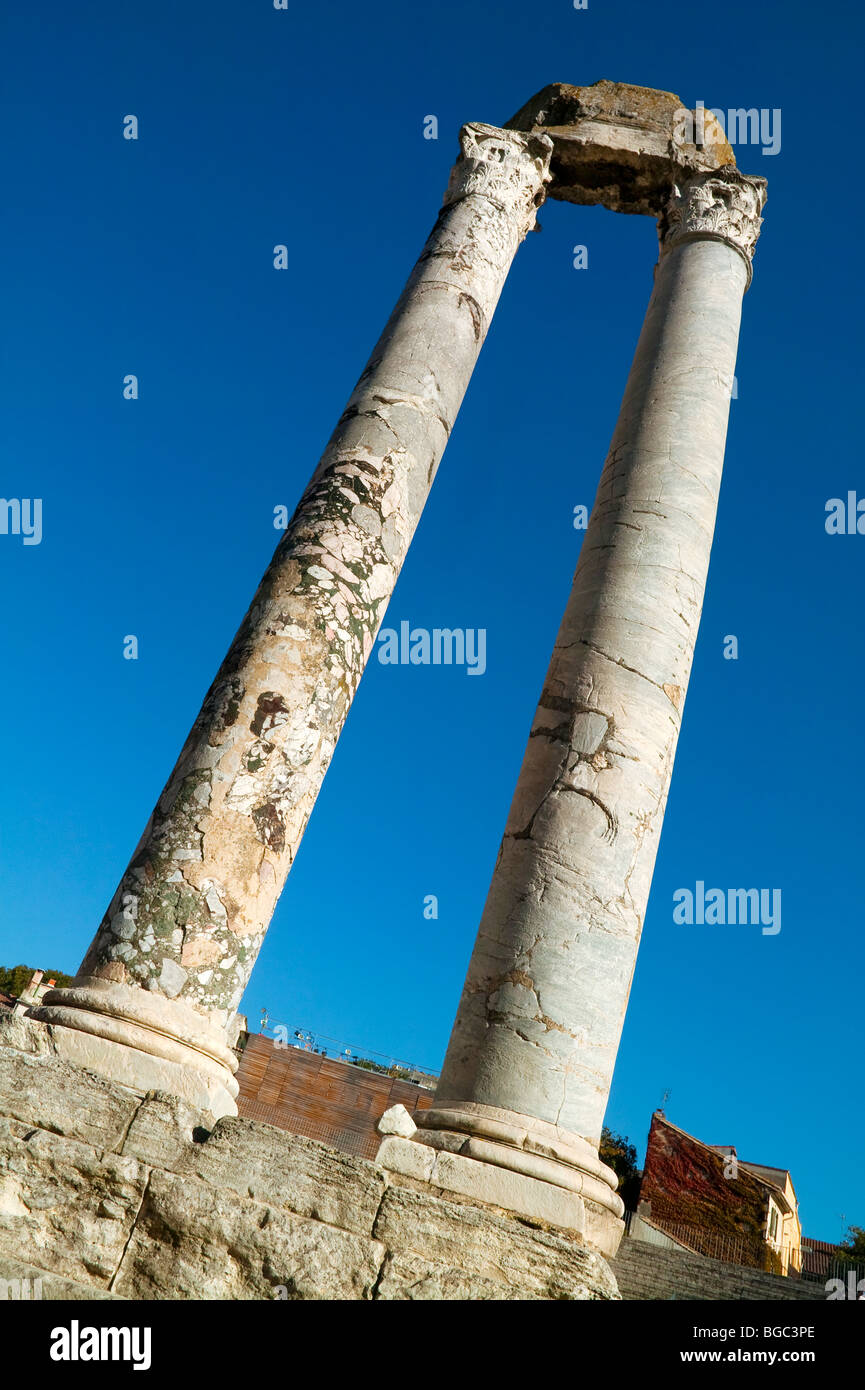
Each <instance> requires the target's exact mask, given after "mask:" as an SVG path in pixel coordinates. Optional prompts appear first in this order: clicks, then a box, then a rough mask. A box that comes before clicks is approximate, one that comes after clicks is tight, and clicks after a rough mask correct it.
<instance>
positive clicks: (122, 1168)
mask: <svg viewBox="0 0 865 1390" xmlns="http://www.w3.org/2000/svg"><path fill="white" fill-rule="evenodd" d="M93 1123H94V1122H93V1120H92V1117H91V1126H92V1124H93ZM146 1181H147V1170H146V1169H145V1168H144V1167H143V1165H141V1164H139V1163H137V1162H136V1160H135V1159H133V1158H121V1157H119V1156H118V1155H116V1154H103V1153H101V1152H100V1151H99V1150H97V1149H95V1148H94V1147H93V1146H92V1145H90V1144H84V1143H81V1142H79V1141H78V1140H75V1139H68V1138H64V1137H61V1136H60V1135H58V1134H51V1133H49V1132H48V1131H47V1130H43V1129H34V1128H33V1127H32V1124H29V1123H28V1124H22V1123H21V1122H20V1121H18V1120H10V1119H8V1118H0V1255H4V1256H9V1257H11V1258H13V1259H22V1258H25V1257H26V1258H27V1259H29V1260H30V1261H32V1262H33V1263H35V1264H38V1265H40V1266H42V1267H44V1268H46V1269H49V1270H51V1271H52V1272H53V1273H54V1274H58V1275H61V1276H63V1277H65V1278H68V1279H74V1280H78V1281H79V1282H82V1283H87V1282H95V1283H97V1284H102V1285H107V1284H108V1282H109V1280H110V1279H111V1277H112V1275H113V1273H114V1271H115V1269H116V1268H117V1266H118V1264H119V1263H120V1258H121V1256H122V1254H123V1250H124V1247H125V1245H126V1242H127V1240H128V1238H129V1234H130V1231H131V1230H132V1225H133V1222H134V1221H135V1218H136V1215H137V1213H138V1209H139V1207H140V1205H141V1200H142V1197H143V1195H144V1189H145V1185H146Z"/></svg>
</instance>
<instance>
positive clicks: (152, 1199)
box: [0, 1021, 618, 1300]
mask: <svg viewBox="0 0 865 1390" xmlns="http://www.w3.org/2000/svg"><path fill="white" fill-rule="evenodd" d="M34 1028H35V1026H34V1025H31V1031H33V1030H34ZM27 1031H28V1030H27V1029H26V1028H25V1029H24V1030H22V1029H21V1028H20V1026H16V1028H15V1029H14V1030H12V1029H8V1028H4V1026H3V1023H2V1021H0V1280H2V1279H7V1280H15V1279H20V1278H26V1279H29V1280H30V1281H31V1285H32V1283H33V1281H35V1280H37V1279H38V1280H41V1296H42V1298H43V1299H79V1298H80V1299H91V1298H112V1297H114V1298H126V1299H190V1298H191V1299H293V1300H298V1299H309V1300H312V1299H340V1300H341V1299H352V1300H354V1299H360V1300H372V1299H385V1300H394V1299H396V1300H408V1299H471V1300H490V1299H495V1300H502V1299H505V1300H515V1299H531V1300H539V1299H555V1300H559V1299H566V1300H588V1299H617V1298H618V1291H617V1289H616V1284H615V1280H614V1279H613V1278H612V1276H611V1274H610V1272H609V1268H608V1266H607V1265H606V1263H605V1262H604V1260H603V1259H601V1258H600V1257H599V1256H598V1255H596V1254H595V1253H593V1252H592V1251H590V1250H587V1249H586V1248H585V1247H584V1246H582V1245H580V1244H579V1243H578V1242H577V1241H575V1240H572V1239H570V1238H568V1237H567V1236H565V1235H563V1234H561V1233H559V1232H556V1231H554V1230H551V1229H549V1228H544V1227H543V1226H542V1225H540V1224H531V1223H528V1222H525V1221H520V1220H516V1219H513V1218H511V1217H509V1216H507V1215H505V1214H503V1213H500V1212H495V1211H491V1210H489V1209H488V1208H486V1207H483V1206H480V1205H477V1204H469V1203H465V1202H460V1201H457V1200H443V1199H442V1198H441V1197H440V1196H439V1195H437V1194H435V1193H432V1192H430V1191H415V1190H413V1188H412V1187H411V1185H410V1184H409V1185H407V1186H402V1185H398V1184H396V1183H395V1182H394V1181H393V1180H392V1176H391V1175H389V1174H388V1173H386V1172H385V1171H384V1170H383V1169H381V1168H378V1167H376V1165H375V1164H373V1163H370V1162H368V1161H367V1160H366V1159H361V1158H355V1157H353V1156H350V1155H348V1154H345V1153H341V1152H338V1151H337V1150H334V1149H330V1148H327V1147H325V1145H323V1144H319V1143H316V1142H315V1141H314V1140H310V1139H304V1138H301V1137H299V1136H297V1135H292V1134H287V1133H286V1132H285V1131H284V1130H278V1129H275V1128H273V1127H272V1126H270V1125H261V1124H257V1123H256V1122H254V1121H251V1120H243V1119H239V1118H230V1119H222V1120H219V1121H218V1122H217V1123H216V1124H215V1126H214V1127H213V1128H212V1129H208V1128H206V1127H204V1126H202V1124H201V1123H200V1122H201V1119H202V1117H201V1116H200V1115H199V1114H198V1113H197V1112H195V1111H193V1110H191V1109H190V1108H189V1107H187V1106H186V1105H185V1104H184V1103H183V1102H182V1101H181V1100H179V1099H178V1098H177V1097H175V1096H169V1095H167V1094H165V1093H161V1092H153V1093H151V1094H150V1095H148V1096H147V1097H146V1098H145V1099H143V1100H142V1099H141V1097H139V1096H136V1095H134V1094H133V1093H132V1092H131V1091H127V1090H125V1089H124V1088H123V1087H121V1086H116V1085H113V1084H112V1083H109V1082H106V1081H105V1080H103V1079H102V1078H101V1077H97V1076H94V1075H92V1074H91V1073H89V1072H87V1071H84V1070H82V1069H81V1068H78V1067H75V1066H72V1065H70V1064H69V1063H67V1062H64V1061H62V1060H61V1059H59V1058H57V1057H55V1056H52V1055H50V1054H46V1053H44V1052H43V1053H40V1052H38V1051H31V1052H27V1051H23V1050H21V1049H22V1048H25V1047H26V1046H27V1045H28V1036H27ZM4 1040H5V1045H4ZM10 1041H11V1042H12V1043H14V1044H16V1045H15V1046H10V1045H8V1044H9V1042H10Z"/></svg>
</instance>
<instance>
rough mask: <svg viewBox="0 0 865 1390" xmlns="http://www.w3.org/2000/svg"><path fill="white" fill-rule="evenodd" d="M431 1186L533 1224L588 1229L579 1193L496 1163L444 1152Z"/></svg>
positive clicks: (437, 1159)
mask: <svg viewBox="0 0 865 1390" xmlns="http://www.w3.org/2000/svg"><path fill="white" fill-rule="evenodd" d="M430 1182H431V1183H432V1185H433V1186H434V1187H440V1188H442V1189H443V1190H444V1191H445V1192H457V1193H459V1195H460V1196H462V1197H470V1198H472V1199H473V1200H475V1201H478V1202H484V1203H486V1205H487V1206H491V1207H498V1208H499V1209H500V1210H502V1211H508V1212H514V1213H516V1214H517V1215H518V1216H523V1217H526V1218H528V1219H529V1220H531V1221H540V1222H543V1223H544V1224H545V1225H549V1226H558V1227H561V1228H562V1229H563V1230H566V1231H575V1232H577V1233H582V1232H583V1231H584V1229H585V1207H584V1203H583V1199H582V1197H579V1196H578V1195H577V1194H576V1193H575V1192H567V1191H566V1190H565V1189H564V1188H563V1187H554V1186H553V1184H552V1183H549V1182H541V1181H539V1179H537V1178H532V1177H527V1176H526V1175H525V1174H523V1173H515V1172H513V1171H512V1170H511V1169H508V1168H499V1167H497V1166H495V1165H494V1164H492V1163H479V1162H478V1161H477V1160H476V1159H472V1158H464V1157H463V1155H462V1154H454V1153H447V1152H445V1151H443V1150H440V1151H439V1152H438V1154H437V1156H436V1160H435V1164H434V1165H433V1170H432V1173H431V1174H430Z"/></svg>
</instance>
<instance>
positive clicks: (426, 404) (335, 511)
mask: <svg viewBox="0 0 865 1390" xmlns="http://www.w3.org/2000/svg"><path fill="white" fill-rule="evenodd" d="M460 142H461V148H462V154H461V157H460V159H459V160H458V162H457V164H456V165H455V167H454V169H453V171H452V174H451V179H450V183H449V186H448V189H447V192H446V195H445V199H444V206H443V208H442V211H441V213H440V215H439V218H438V221H437V222H436V224H435V227H434V228H433V231H432V233H431V234H430V237H429V239H428V241H427V243H426V246H425V247H424V250H423V252H422V253H421V256H420V259H419V261H418V263H417V266H416V267H415V269H414V271H413V273H412V275H411V277H410V279H409V281H408V284H407V285H406V288H405V290H404V291H403V294H402V296H401V298H400V300H399V302H398V304H397V306H396V308H395V309H394V312H393V314H392V315H391V317H390V320H389V321H388V323H387V326H386V327H385V330H384V332H383V334H382V336H381V338H380V339H379V341H378V344H377V345H376V347H375V349H374V351H373V354H372V356H371V358H370V360H369V362H368V363H367V365H366V368H365V369H364V372H363V374H362V375H361V378H360V381H359V382H358V384H357V386H356V388H355V390H354V393H353V395H352V396H351V398H350V400H349V403H348V405H347V407H346V410H345V412H344V414H343V416H342V418H341V419H340V421H339V424H338V425H337V427H336V430H335V431H334V433H333V435H332V437H331V439H330V442H329V444H328V446H327V448H326V450H325V453H324V455H323V457H322V459H321V462H320V463H319V466H318V468H317V470H316V472H315V474H314V476H313V478H312V481H311V482H310V484H309V486H308V487H307V489H306V492H305V493H304V495H303V497H302V499H301V501H300V503H299V505H298V508H297V510H296V512H295V514H294V518H293V520H292V522H291V524H290V527H289V529H288V530H287V531H286V534H285V537H284V539H283V540H282V542H281V543H280V545H279V546H278V547H277V550H276V553H275V555H274V558H273V560H272V562H271V564H270V567H269V568H268V570H267V572H266V574H265V576H264V578H263V580H262V582H261V585H260V586H259V589H258V592H257V593H256V595H255V598H254V599H253V602H252V605H251V607H250V609H249V612H248V613H247V615H246V617H245V618H244V620H243V622H242V624H241V626H240V629H239V631H238V633H237V636H236V637H235V639H234V642H233V643H232V646H231V649H230V650H229V653H228V655H227V657H226V658H225V661H224V662H223V664H222V666H221V668H220V670H219V672H218V674H217V676H216V679H215V681H214V682H213V685H212V686H211V688H210V690H209V692H208V694H207V697H206V699H205V701H204V705H203V707H202V710H201V713H200V714H199V716H198V718H197V720H196V721H195V724H194V726H193V729H192V731H191V733H190V735H189V737H188V739H187V741H186V744H185V745H184V748H183V750H182V752H181V754H180V758H179V760H178V762H177V765H176V767H175V769H174V771H173V773H172V775H171V777H170V779H169V781H168V784H167V786H166V788H165V790H164V791H163V793H162V795H161V796H160V798H159V801H158V803H157V805H156V809H155V810H154V812H153V815H152V817H151V819H150V821H149V823H148V825H147V828H146V829H145V831H144V834H143V836H142V838H141V841H140V843H139V845H138V848H137V850H136V851H135V854H134V856H133V858H132V861H131V863H130V865H129V867H128V869H127V870H126V872H125V874H124V875H123V878H122V880H121V882H120V885H119V887H118V889H117V892H116V893H115V895H114V898H113V900H112V902H111V905H110V907H109V909H108V911H107V913H106V915H105V918H104V920H103V922H102V924H101V926H100V928H99V931H98V933H97V935H96V937H95V939H94V941H93V944H92V945H91V947H90V949H89V951H88V952H87V955H86V957H85V959H84V962H83V964H82V966H81V968H80V971H79V975H78V977H77V978H76V980H75V981H74V983H73V985H72V986H71V987H70V988H68V989H57V990H53V991H51V992H50V993H49V994H47V995H46V996H45V1000H44V1002H43V1006H42V1007H41V1008H39V1009H38V1010H37V1011H35V1017H37V1018H39V1019H41V1020H42V1021H43V1022H46V1023H49V1024H51V1025H53V1039H54V1044H55V1046H56V1047H57V1049H58V1050H59V1051H61V1052H62V1053H63V1055H64V1056H66V1057H68V1058H70V1059H71V1060H73V1061H77V1062H80V1063H81V1064H83V1065H86V1066H89V1067H91V1068H93V1069H95V1070H97V1071H101V1072H103V1073H105V1074H107V1075H109V1076H111V1077H112V1078H113V1079H114V1080H116V1081H121V1082H126V1083H127V1084H129V1085H132V1086H135V1087H139V1088H140V1087H160V1088H162V1089H164V1090H169V1091H175V1092H177V1093H179V1094H182V1095H186V1096H187V1097H188V1098H189V1099H191V1100H192V1101H193V1102H195V1103H198V1104H205V1105H207V1107H208V1108H209V1109H211V1110H212V1111H214V1112H215V1113H216V1114H220V1113H226V1112H232V1111H233V1110H234V1102H233V1096H234V1095H236V1093H237V1086H236V1083H235V1082H234V1080H233V1076H232V1072H233V1070H234V1069H235V1067H236V1062H235V1059H234V1056H233V1053H232V1052H231V1050H230V1047H229V1045H228V1043H229V1041H230V1027H231V1020H232V1018H233V1015H234V1013H235V1010H236V1008H237V1005H238V1002H239V1000H240V997H241V995H242V993H243V990H244V987H245V985H246V982H247V980H248V978H249V974H250V971H251V970H252V966H253V964H254V962H255V958H256V955H257V954H258V951H259V948H260V946H261V943H262V940H263V938H264V934H265V932H266V930H267V926H268V923H269V922H270V918H271V915H272V913H273V910H274V907H275V906H276V902H277V899H278V897H279V894H280V892H281V890H282V887H283V884H284V882H285V878H286V875H287V874H288V871H289V868H290V867H291V863H292V860H293V858H294V855H295V853H296V851H297V847H298V844H299V842H300V839H301V836H302V834H303V831H304V828H305V826H306V822H307V819H308V817H309V814H310V811H311V809H312V806H313V803H314V801H315V798H316V796H317V794H318V790H319V787H320V786H321V782H322V778H323V777H324V773H325V770H326V768H327V766H328V763H329V761H330V758H331V755H332V753H333V749H334V745H335V743H336V740H337V738H338V737H339V733H340V730H341V729H342V725H343V722H344V720H345V717H346V714H347V712H348V708H349V705H350V704H351V700H352V697H353V695H354V692H355V690H356V689H357V684H358V681H359V680H360V676H361V673H362V671H363V668H364V665H365V663H366V661H367V658H368V657H369V654H370V652H371V650H372V647H373V643H374V640H375V635H376V632H377V630H378V628H379V625H380V623H381V620H382V617H383V615H384V610H385V608H386V606H387V603H388V600H389V598H390V595H391V592H392V590H393V587H394V584H395V582H396V578H397V575H398V574H399V571H400V567H401V565H402V562H403V559H404V557H405V554H406V551H407V549H408V546H409V543H410V541H411V538H412V535H413V533H414V529H415V526H416V525H417V522H418V519H419V517H420V513H421V510H422V508H423V505H424V503H425V501H426V498H427V494H428V492H429V489H430V486H431V484H432V480H433V477H434V475H435V471H436V468H437V466H438V463H439V460H440V458H441V455H442V452H443V450H444V448H445V445H446V443H447V439H448V436H449V433H450V430H451V427H452V425H453V423H454V420H455V418H456V414H457V411H458V409H459V406H460V403H461V401H462V398H463V394H464V392H465V389H466V386H467V385H468V381H469V378H470V376H471V373H472V370H473V368H474V365H475V362H476V360H477V356H478V353H479V351H480V348H481V345H482V343H483V341H484V337H485V335H486V332H487V329H488V327H489V323H490V319H491V317H492V313H493V310H494V308H495V305H496V302H497V300H498V297H499V294H500V292H501V288H502V285H503V283H504V280H505V277H506V275H507V272H508V269H509V267H510V264H511V261H512V259H513V256H514V253H515V252H516V249H517V247H518V245H519V243H520V241H521V240H522V239H523V237H524V236H525V235H526V233H527V232H528V231H529V230H530V228H531V227H532V226H533V225H534V221H535V212H536V208H537V207H538V205H539V204H540V203H541V202H542V201H543V197H544V185H545V182H546V181H547V180H548V178H549V173H548V166H549V158H550V151H551V148H552V146H551V141H550V140H549V138H548V137H547V136H546V135H544V134H520V133H517V132H514V131H505V130H499V129H497V128H495V127H494V126H487V125H468V126H465V127H464V128H463V130H462V132H461V135H460ZM227 1030H228V1033H227Z"/></svg>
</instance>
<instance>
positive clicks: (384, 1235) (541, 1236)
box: [373, 1185, 618, 1299]
mask: <svg viewBox="0 0 865 1390" xmlns="http://www.w3.org/2000/svg"><path fill="white" fill-rule="evenodd" d="M373 1234H374V1235H375V1237H376V1238H377V1239H378V1240H380V1241H382V1242H383V1243H384V1244H385V1245H386V1246H387V1248H388V1250H389V1251H391V1252H393V1254H394V1259H393V1261H392V1262H390V1263H389V1265H388V1267H387V1268H386V1270H385V1273H384V1276H383V1278H382V1283H381V1286H380V1289H379V1297H382V1298H385V1297H386V1298H388V1299H393V1298H417V1297H421V1298H423V1297H438V1296H439V1295H438V1294H434V1293H432V1292H429V1290H431V1289H432V1288H434V1287H436V1286H438V1287H444V1286H445V1285H447V1286H449V1287H452V1288H456V1287H457V1286H458V1281H459V1279H462V1280H464V1281H467V1282H466V1286H467V1287H468V1286H469V1285H474V1284H475V1282H476V1281H478V1280H479V1281H481V1282H480V1283H478V1284H477V1287H478V1289H480V1290H484V1289H485V1288H486V1283H485V1281H490V1283H492V1284H494V1285H496V1286H497V1287H498V1289H499V1292H498V1294H497V1295H495V1296H496V1297H498V1298H511V1297H519V1298H543V1299H558V1298H565V1299H570V1298H579V1299H598V1298H600V1299H616V1298H618V1290H617V1288H616V1282H615V1280H614V1279H613V1276H612V1274H611V1273H610V1270H609V1268H608V1266H607V1264H606V1262H605V1261H604V1260H603V1259H602V1258H601V1257H600V1256H599V1255H598V1254H597V1253H596V1252H595V1251H592V1250H589V1249H587V1248H586V1247H585V1246H584V1245H582V1244H581V1243H580V1242H579V1241H578V1240H576V1239H574V1238H573V1237H570V1236H566V1235H560V1234H557V1233H555V1232H552V1231H541V1230H533V1229H528V1228H526V1227H525V1226H523V1225H522V1224H521V1223H520V1222H519V1221H516V1220H512V1219H509V1218H507V1217H503V1216H497V1215H496V1214H495V1213H494V1212H490V1211H485V1210H483V1208H480V1207H474V1206H469V1205H467V1204H464V1203H458V1202H449V1201H445V1200H444V1199H442V1198H440V1197H436V1196H434V1195H433V1194H432V1193H430V1194H427V1193H425V1192H417V1191H415V1190H414V1189H411V1188H406V1187H397V1186H395V1185H394V1186H392V1187H389V1188H388V1190H387V1192H386V1193H385V1196H384V1200H383V1202H382V1206H381V1211H380V1212H379V1215H378V1219H377V1221H376V1224H375V1228H374V1232H373ZM415 1256H417V1257H418V1259H415V1258H414V1257H415ZM425 1270H426V1271H427V1272H426V1273H425V1272H424V1271H425ZM427 1279H429V1280H430V1281H431V1282H429V1283H425V1281H426V1280H427ZM442 1281H444V1283H442ZM415 1285H417V1286H418V1288H417V1289H416V1290H415V1291H414V1292H412V1289H414V1288H415ZM425 1289H426V1290H427V1292H424V1290H425ZM451 1296H453V1297H474V1296H475V1295H474V1294H470V1293H469V1294H464V1295H463V1294H456V1293H454V1294H453V1295H451ZM479 1296H481V1297H484V1298H486V1297H492V1296H493V1295H492V1294H491V1293H489V1292H488V1291H487V1292H482V1293H481V1294H480V1295H479Z"/></svg>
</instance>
